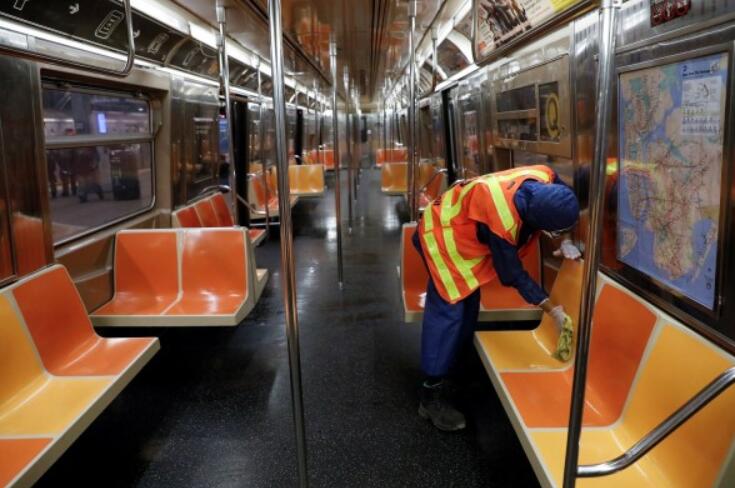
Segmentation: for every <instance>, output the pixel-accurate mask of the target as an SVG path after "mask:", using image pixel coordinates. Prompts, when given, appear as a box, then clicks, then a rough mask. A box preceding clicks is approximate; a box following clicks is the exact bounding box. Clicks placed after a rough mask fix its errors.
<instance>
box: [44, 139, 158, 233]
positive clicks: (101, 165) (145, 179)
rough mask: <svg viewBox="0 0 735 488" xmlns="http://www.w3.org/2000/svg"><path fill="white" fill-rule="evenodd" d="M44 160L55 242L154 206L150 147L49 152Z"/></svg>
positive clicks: (145, 145)
mask: <svg viewBox="0 0 735 488" xmlns="http://www.w3.org/2000/svg"><path fill="white" fill-rule="evenodd" d="M46 158H47V161H48V164H49V188H50V193H51V217H52V222H53V236H54V242H60V241H63V240H66V239H68V238H70V237H73V236H75V235H78V234H80V233H82V232H84V231H86V230H89V229H94V228H96V227H100V226H102V225H104V224H106V223H109V222H113V221H116V220H119V219H120V218H123V217H125V216H128V215H132V214H134V213H136V212H138V211H140V210H144V209H146V208H148V207H149V206H150V205H151V204H152V203H153V191H152V189H153V166H152V161H151V145H150V144H149V143H145V144H115V145H109V146H92V147H80V148H65V149H49V150H47V151H46Z"/></svg>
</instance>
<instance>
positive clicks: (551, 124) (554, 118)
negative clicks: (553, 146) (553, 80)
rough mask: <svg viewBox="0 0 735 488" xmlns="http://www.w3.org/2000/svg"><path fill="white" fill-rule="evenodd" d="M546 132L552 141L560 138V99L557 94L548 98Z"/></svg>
mask: <svg viewBox="0 0 735 488" xmlns="http://www.w3.org/2000/svg"><path fill="white" fill-rule="evenodd" d="M545 113H546V116H545V119H546V131H547V132H548V133H549V136H550V137H551V138H552V139H556V138H558V137H559V133H560V130H559V97H558V96H557V95H556V93H552V94H550V95H549V96H548V97H547V98H546V109H545Z"/></svg>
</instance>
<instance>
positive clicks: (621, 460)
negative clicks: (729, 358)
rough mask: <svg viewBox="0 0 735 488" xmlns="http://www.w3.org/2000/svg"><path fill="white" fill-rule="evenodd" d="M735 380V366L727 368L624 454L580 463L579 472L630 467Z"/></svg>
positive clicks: (588, 473)
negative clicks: (608, 459) (600, 460)
mask: <svg viewBox="0 0 735 488" xmlns="http://www.w3.org/2000/svg"><path fill="white" fill-rule="evenodd" d="M733 383H735V366H733V367H732V368H730V369H727V370H725V371H724V372H723V373H722V374H720V375H719V376H718V377H717V378H715V379H714V380H713V381H712V382H711V383H710V384H708V385H707V386H705V387H704V388H702V389H701V390H700V391H699V393H697V394H696V395H695V396H694V397H692V398H691V399H690V400H689V401H688V402H686V403H685V404H684V405H682V406H681V407H679V409H678V410H677V411H676V412H674V413H673V414H671V415H670V416H669V417H668V418H667V419H666V420H664V421H663V422H661V423H660V424H658V425H657V426H656V427H655V428H654V429H653V430H651V431H650V432H649V433H648V434H646V435H645V436H643V438H642V439H641V440H639V441H638V442H636V443H635V444H634V445H633V446H632V447H631V448H630V449H628V450H627V451H625V452H624V453H623V454H621V455H620V456H618V457H616V458H615V459H612V460H610V461H606V462H604V463H598V464H587V465H583V466H579V468H577V476H579V477H580V478H593V477H596V476H605V475H608V474H613V473H617V472H618V471H621V470H623V469H625V468H627V467H628V466H630V465H631V464H633V463H635V462H636V461H638V460H639V459H640V458H642V457H643V456H644V455H646V454H647V453H648V451H650V450H651V449H653V448H654V447H656V446H657V445H659V444H660V443H661V442H662V441H663V440H664V439H666V438H667V437H668V436H669V435H671V434H672V433H673V432H674V431H675V430H676V429H678V428H679V427H681V426H682V424H684V422H686V421H687V420H689V419H690V418H691V417H692V416H693V415H694V414H696V413H697V412H699V411H700V410H701V409H703V408H704V407H706V406H707V405H708V404H709V403H710V402H711V401H712V400H714V399H715V398H717V397H718V396H719V395H720V394H721V393H722V392H724V391H725V390H727V389H728V388H729V387H730V386H732V384H733Z"/></svg>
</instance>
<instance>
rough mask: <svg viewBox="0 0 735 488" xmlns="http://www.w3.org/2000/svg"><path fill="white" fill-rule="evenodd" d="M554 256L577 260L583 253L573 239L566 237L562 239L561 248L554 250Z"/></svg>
mask: <svg viewBox="0 0 735 488" xmlns="http://www.w3.org/2000/svg"><path fill="white" fill-rule="evenodd" d="M554 256H556V257H562V256H563V257H564V259H571V260H572V261H575V260H577V259H579V258H581V257H582V253H581V252H579V249H578V248H577V246H575V245H574V243H573V242H572V240H571V239H564V240H563V241H561V246H560V247H559V249H557V250H556V251H554Z"/></svg>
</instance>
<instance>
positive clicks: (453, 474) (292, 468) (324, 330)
mask: <svg viewBox="0 0 735 488" xmlns="http://www.w3.org/2000/svg"><path fill="white" fill-rule="evenodd" d="M379 179H380V178H379V173H378V172H377V171H375V170H372V171H371V170H366V171H364V172H363V177H362V184H361V187H360V189H359V192H358V196H359V198H358V202H357V203H356V205H355V217H354V225H353V229H352V233H351V234H349V233H348V229H347V225H346V219H347V212H346V210H345V211H344V212H343V216H344V218H345V225H344V226H343V230H344V238H343V248H344V262H345V267H344V276H345V283H344V289H343V290H340V289H339V287H338V286H337V252H336V226H335V220H334V217H333V216H334V199H333V193H332V192H331V191H330V192H329V193H328V194H327V195H326V197H324V198H321V199H315V200H302V201H301V202H300V203H299V204H298V205H297V207H296V208H295V209H294V222H295V224H294V235H295V239H294V244H295V254H296V266H297V272H296V277H297V291H298V311H299V321H300V331H301V360H302V375H303V385H304V402H305V415H306V435H307V442H308V455H309V458H308V465H309V477H310V481H311V486H314V487H372V486H375V487H378V486H379V487H413V486H416V487H447V486H461V487H513V488H516V487H521V488H522V487H537V486H538V483H537V482H536V479H535V476H534V475H533V472H532V470H531V467H530V465H529V463H528V461H527V460H526V457H525V455H524V453H523V450H522V448H521V446H520V444H519V442H518V440H517V438H516V436H515V434H514V432H513V429H512V427H511V425H510V422H509V421H508V419H507V417H506V415H505V413H504V412H503V409H502V406H501V405H500V402H499V400H498V399H497V397H496V395H495V393H494V391H493V387H492V384H491V383H490V381H489V380H488V378H487V376H486V374H485V372H484V370H483V368H482V365H481V363H480V362H479V359H478V358H477V355H476V353H475V352H474V350H468V351H467V354H466V357H465V358H464V360H463V362H462V365H461V369H460V371H461V375H460V378H461V383H462V386H463V388H462V389H461V392H462V393H461V397H460V401H461V404H462V406H463V408H464V410H465V411H466V412H467V414H468V421H469V425H468V428H467V429H466V430H465V431H463V432H460V433H451V434H449V433H442V432H439V431H437V430H436V429H434V428H433V427H432V426H431V425H430V424H428V423H427V422H426V421H424V420H422V419H420V418H419V417H418V415H417V414H416V409H417V404H418V403H417V402H418V385H419V382H420V378H421V373H420V370H419V341H420V328H419V327H418V326H416V325H405V324H404V323H403V322H402V321H401V314H402V305H401V300H400V284H399V281H398V275H397V272H396V266H397V265H398V262H399V245H400V226H401V223H402V221H403V220H405V205H404V204H403V202H402V199H401V198H399V197H387V196H383V195H381V194H380V191H379ZM345 194H346V191H343V196H345ZM345 198H346V197H345ZM277 233H278V230H277V228H276V229H275V234H277ZM279 253H280V249H279V242H278V238H277V235H276V236H273V237H272V238H271V239H270V241H268V242H266V243H264V244H263V245H262V246H261V247H260V248H258V249H257V251H256V256H257V257H256V259H257V261H258V266H259V267H267V268H268V269H269V270H270V271H271V278H270V280H269V283H268V286H267V288H266V289H265V291H264V294H263V296H262V297H261V299H260V301H259V303H258V304H257V306H256V308H255V309H254V311H253V312H252V313H251V314H250V316H249V317H248V318H246V319H245V321H244V322H243V323H242V324H241V325H240V326H239V327H237V328H234V329H224V328H211V329H210V328H207V329H204V328H201V329H187V330H168V331H164V332H161V331H152V332H151V331H145V330H142V331H141V330H135V331H130V335H134V334H135V335H141V334H146V333H147V334H153V333H157V335H160V337H161V346H162V349H161V351H160V352H159V354H158V355H157V356H156V357H155V358H154V359H153V360H152V361H151V362H150V363H149V364H148V365H147V366H146V367H145V368H144V370H143V372H142V373H141V374H140V375H139V376H138V377H137V378H136V379H135V380H133V382H132V383H131V384H130V385H129V386H128V388H126V390H125V391H124V392H123V393H122V394H121V395H120V396H119V397H118V398H117V399H116V400H115V401H114V402H113V403H112V404H111V405H110V407H109V408H108V409H107V410H106V411H105V412H104V413H103V414H102V415H100V417H99V418H98V419H97V420H96V421H95V422H94V423H93V424H92V425H91V426H90V427H89V428H88V429H87V431H86V432H85V433H84V434H83V435H82V436H81V437H80V438H79V439H78V440H77V441H76V442H75V443H74V444H73V445H72V446H71V448H70V449H69V450H68V451H67V452H66V454H64V456H62V458H61V459H60V460H59V461H58V462H57V463H56V464H55V465H54V466H53V467H52V468H51V469H50V470H49V471H48V473H47V474H46V475H45V476H44V478H43V479H42V480H41V483H40V486H70V485H74V486H141V487H154V486H156V487H157V486H176V487H183V486H187V487H188V486H192V487H198V486H217V487H220V486H221V487H282V486H283V487H289V486H297V484H298V481H297V475H296V461H295V453H296V451H295V444H294V435H293V422H292V413H291V394H290V384H289V373H288V356H287V351H286V339H285V332H284V323H283V322H284V314H283V304H282V296H281V287H280V285H281V276H280V273H279V268H280V257H279V256H280V254H279Z"/></svg>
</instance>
